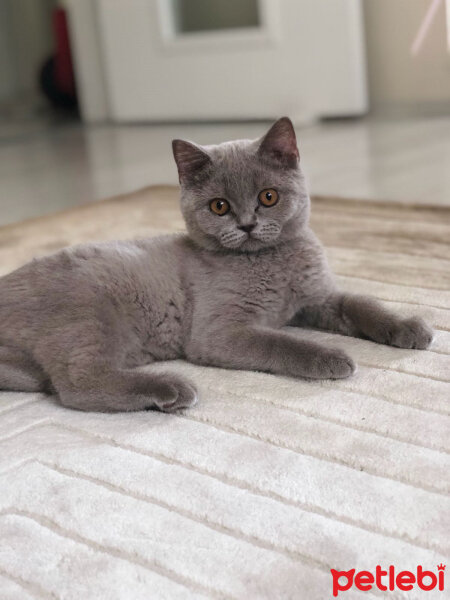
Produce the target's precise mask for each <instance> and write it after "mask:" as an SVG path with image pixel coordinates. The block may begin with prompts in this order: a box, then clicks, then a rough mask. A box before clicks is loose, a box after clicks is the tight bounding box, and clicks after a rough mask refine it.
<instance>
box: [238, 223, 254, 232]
mask: <svg viewBox="0 0 450 600" xmlns="http://www.w3.org/2000/svg"><path fill="white" fill-rule="evenodd" d="M238 229H240V230H241V231H245V233H250V231H253V229H255V225H254V224H253V223H251V224H250V225H239V226H238Z"/></svg>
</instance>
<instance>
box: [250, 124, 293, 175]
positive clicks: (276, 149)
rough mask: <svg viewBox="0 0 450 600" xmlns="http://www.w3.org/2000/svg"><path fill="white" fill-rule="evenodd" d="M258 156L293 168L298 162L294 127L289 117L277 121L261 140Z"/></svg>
mask: <svg viewBox="0 0 450 600" xmlns="http://www.w3.org/2000/svg"><path fill="white" fill-rule="evenodd" d="M258 154H260V155H261V156H266V157H267V158H269V159H272V160H275V161H276V162H278V163H280V164H282V165H284V166H286V167H288V168H292V169H293V168H295V167H296V166H297V165H298V161H299V160H300V155H299V152H298V148H297V139H296V137H295V131H294V126H293V125H292V122H291V120H290V119H289V117H282V118H281V119H278V121H276V122H275V123H274V124H273V125H272V127H271V128H270V129H269V131H268V132H267V133H266V135H265V136H264V137H263V138H262V140H261V143H260V145H259V148H258Z"/></svg>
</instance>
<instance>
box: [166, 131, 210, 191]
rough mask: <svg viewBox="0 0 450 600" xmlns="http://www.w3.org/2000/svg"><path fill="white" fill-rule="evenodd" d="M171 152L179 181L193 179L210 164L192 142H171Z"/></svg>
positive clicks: (207, 158)
mask: <svg viewBox="0 0 450 600" xmlns="http://www.w3.org/2000/svg"><path fill="white" fill-rule="evenodd" d="M172 150H173V156H174V158H175V162H176V163H177V167H178V175H179V178H180V181H185V180H189V179H193V178H195V176H196V175H198V174H199V173H200V171H202V170H203V169H204V168H205V167H206V166H207V165H209V164H210V163H211V159H210V157H209V156H208V154H206V152H205V151H204V150H202V149H201V148H200V147H199V146H197V145H196V144H193V143H192V142H185V141H184V140H172Z"/></svg>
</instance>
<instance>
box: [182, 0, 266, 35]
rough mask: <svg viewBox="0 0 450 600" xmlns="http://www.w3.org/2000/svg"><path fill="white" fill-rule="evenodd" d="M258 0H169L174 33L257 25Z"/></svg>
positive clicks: (258, 22)
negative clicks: (170, 1)
mask: <svg viewBox="0 0 450 600" xmlns="http://www.w3.org/2000/svg"><path fill="white" fill-rule="evenodd" d="M258 8H259V7H258V0H172V10H173V15H174V24H175V31H176V33H194V32H196V31H216V30H220V29H239V28H242V27H259V25H260V19H259V11H258Z"/></svg>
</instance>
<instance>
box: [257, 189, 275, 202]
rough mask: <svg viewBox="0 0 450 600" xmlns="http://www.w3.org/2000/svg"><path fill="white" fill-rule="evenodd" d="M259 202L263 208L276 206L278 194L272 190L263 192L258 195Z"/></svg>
mask: <svg viewBox="0 0 450 600" xmlns="http://www.w3.org/2000/svg"><path fill="white" fill-rule="evenodd" d="M258 200H259V202H260V204H262V205H263V206H275V204H276V203H277V202H278V192H277V190H273V189H271V188H269V189H267V190H263V191H262V192H259V194H258Z"/></svg>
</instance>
